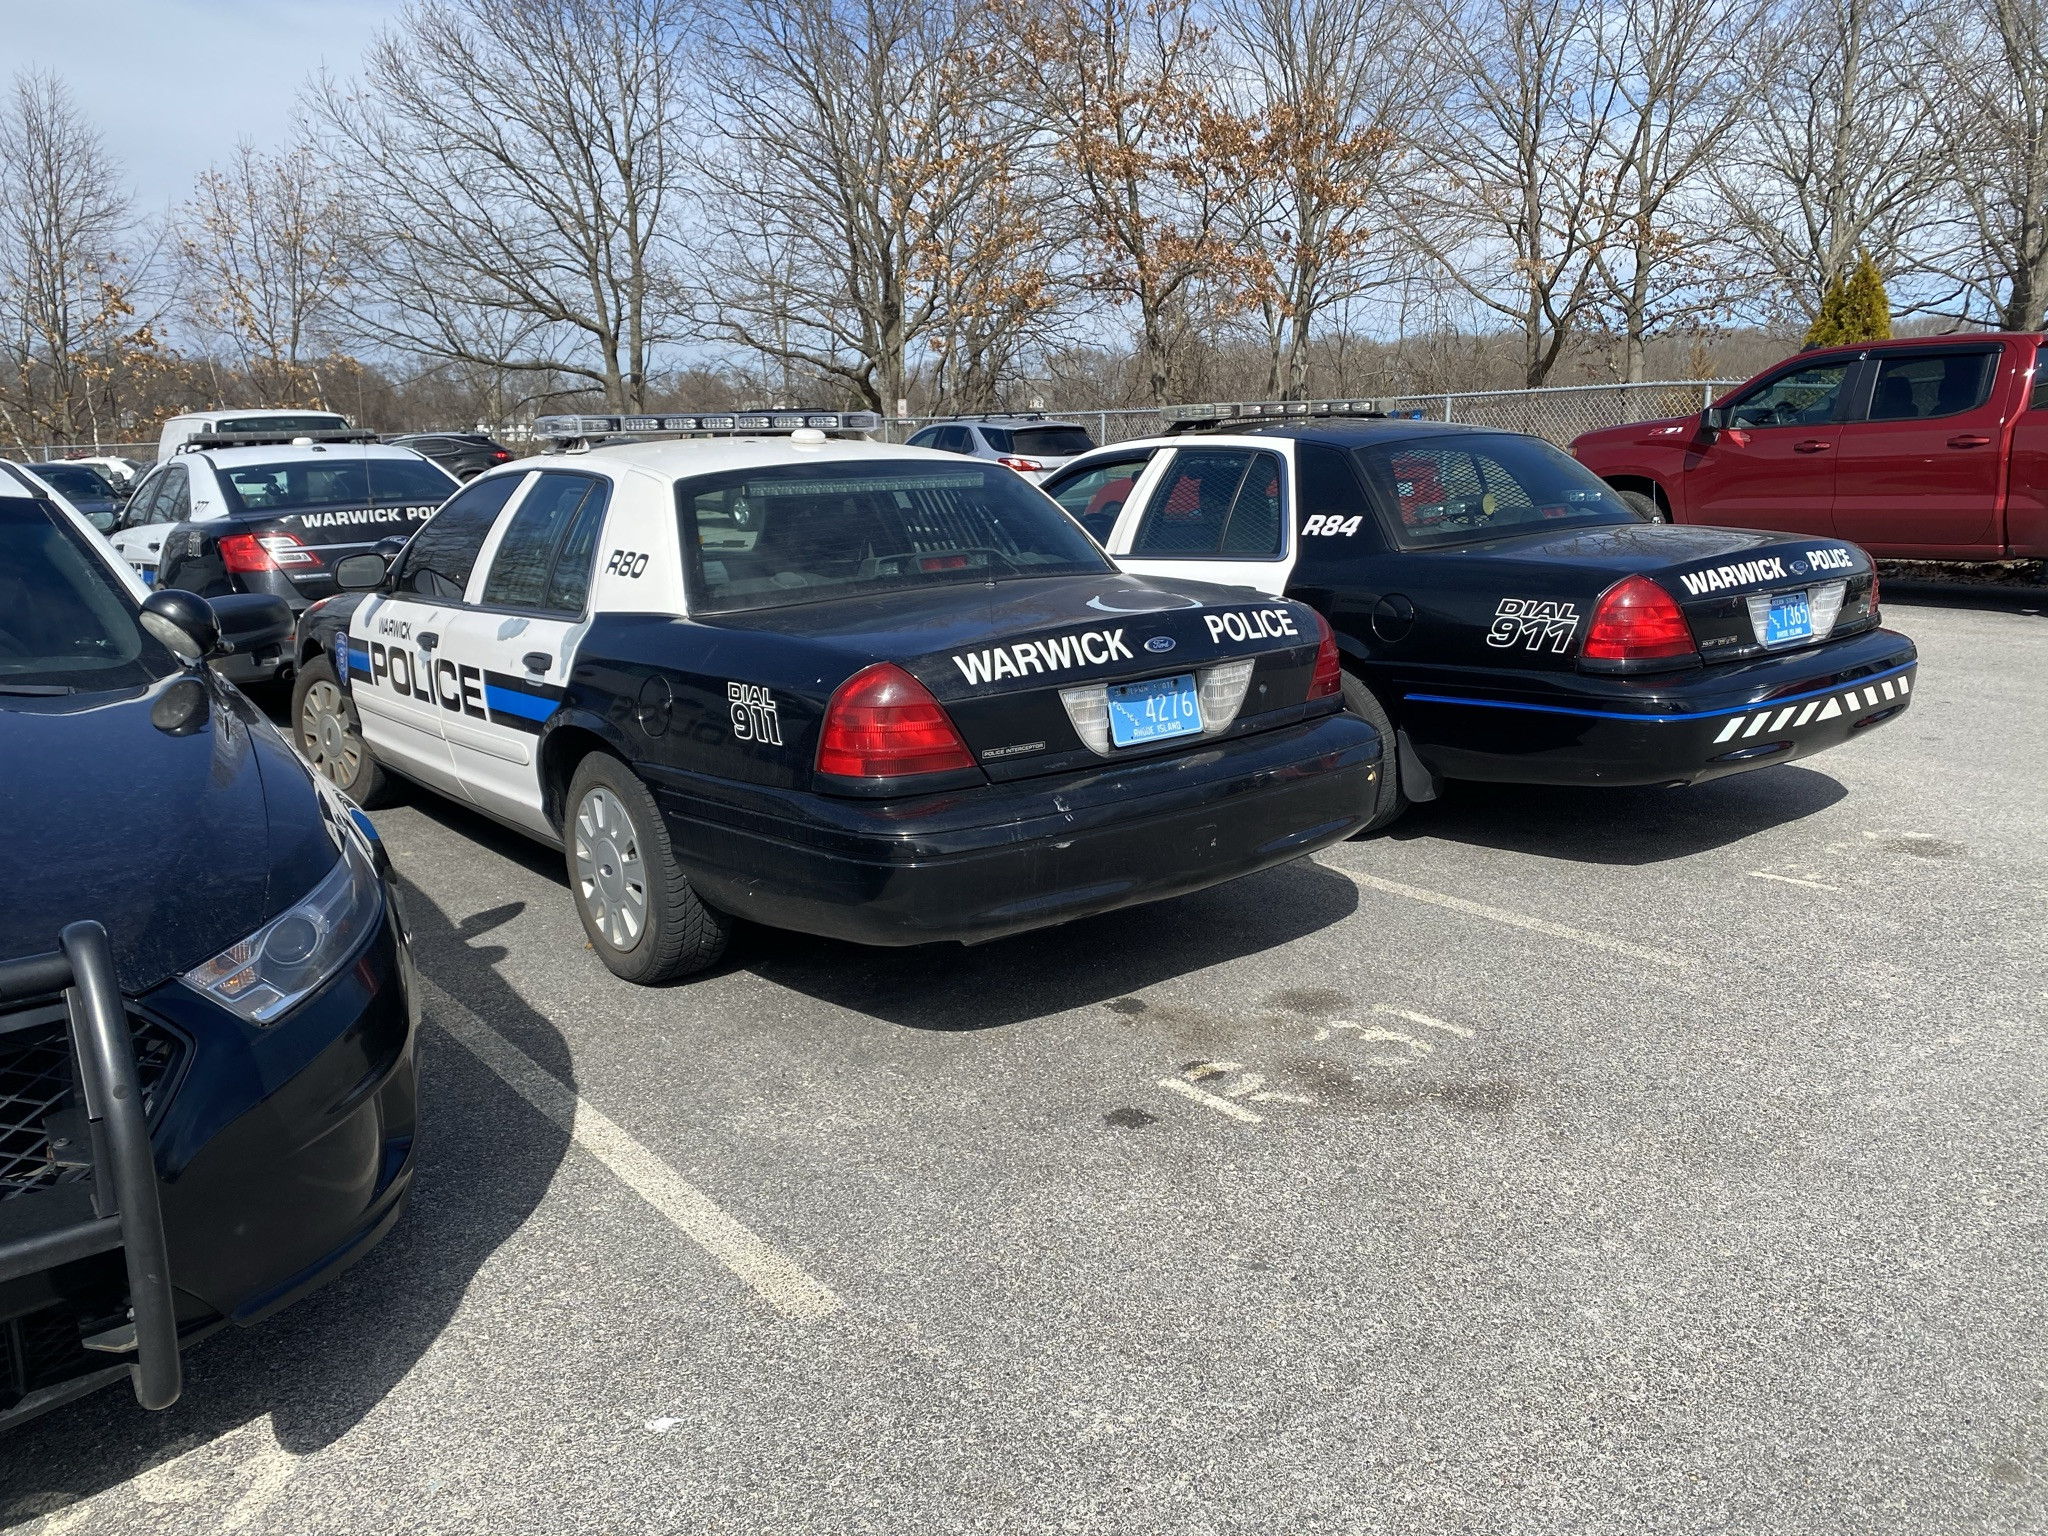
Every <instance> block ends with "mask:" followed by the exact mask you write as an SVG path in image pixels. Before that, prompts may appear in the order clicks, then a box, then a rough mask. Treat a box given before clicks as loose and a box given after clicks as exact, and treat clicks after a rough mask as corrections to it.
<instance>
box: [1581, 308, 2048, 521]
mask: <svg viewBox="0 0 2048 1536" xmlns="http://www.w3.org/2000/svg"><path fill="white" fill-rule="evenodd" d="M2044 339H2048V338H2044V337H2043V336H2041V335H2037V334H2022V333H2001V334H1997V335H1981V336H1926V337H1916V338H1914V339H1913V340H1911V341H1883V342H1870V343H1866V344H1864V345H1862V346H1856V347H1830V348H1825V349H1820V350H1816V351H1812V352H1802V353H1800V354H1799V355H1798V356H1797V357H1794V358H1790V359H1788V360H1786V361H1785V362H1782V363H1780V364H1778V366H1777V367H1775V368H1772V369H1770V370H1769V371H1768V372H1766V373H1762V374H1759V375H1758V376H1757V377H1756V378H1754V379H1751V380H1750V381H1749V382H1748V383H1747V384H1745V385H1743V386H1742V387H1741V388H1740V389H1738V390H1736V391H1734V392H1733V393H1732V394H1729V395H1727V396H1724V397H1723V398H1722V399H1720V400H1718V401H1716V402H1715V403H1714V404H1713V405H1712V406H1710V407H1709V408H1708V409H1706V410H1705V411H1702V412H1701V413H1700V414H1699V415H1697V416H1685V417H1680V418H1678V419H1676V420H1670V421H1640V422H1635V423H1633V424H1631V425H1629V426H1625V427H1609V428H1607V429H1606V430H1604V431H1599V432H1588V433H1587V434H1586V435H1585V436H1583V437H1581V438H1579V439H1578V440H1577V441H1575V442H1574V443H1573V444H1572V452H1573V453H1574V454H1576V455H1577V456H1578V458H1579V460H1580V462H1581V463H1583V464H1584V465H1585V466H1586V467H1587V468H1588V469H1590V470H1592V471H1593V472H1594V473H1595V474H1597V475H1599V476H1600V478H1601V479H1603V480H1605V481H1606V482H1607V483H1608V484H1609V485H1611V486H1613V487H1614V488H1615V489H1616V490H1617V491H1620V492H1621V493H1622V494H1623V496H1624V497H1625V498H1626V499H1627V500H1628V501H1630V502H1631V503H1632V504H1633V505H1634V506H1635V507H1636V509H1637V510H1638V511H1639V512H1642V513H1643V514H1644V515H1646V516H1654V517H1656V518H1657V519H1658V520H1659V521H1666V522H1674V523H1709V524H1714V525H1717V526H1720V527H1729V528H1767V529H1772V530H1782V531H1784V532H1790V533H1815V534H1831V535H1833V536H1834V537H1836V538H1840V539H1851V540H1854V541H1855V542H1856V543H1858V544H1861V545H1862V546H1863V547H1864V548H1865V549H1867V550H1869V551H1870V552H1871V553H1872V554H1874V555H1879V556H1884V557H1888V558H1891V559H1906V560H1912V559H1918V560H2037V559H2042V558H2044V557H2048V367H2043V368H2042V370H2041V371H2040V373H2039V375H2038V376H2037V373H2036V368H2035V364H2036V359H2037V357H2038V356H2039V354H2040V353H2041V350H2042V344H2043V341H2044Z"/></svg>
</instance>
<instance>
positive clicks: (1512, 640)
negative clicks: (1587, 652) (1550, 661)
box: [1486, 597, 1579, 652]
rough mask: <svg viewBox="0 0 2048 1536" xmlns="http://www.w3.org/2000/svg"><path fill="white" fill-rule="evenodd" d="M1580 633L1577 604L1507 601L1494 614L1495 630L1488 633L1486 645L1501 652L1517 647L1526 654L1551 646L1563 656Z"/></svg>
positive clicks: (1515, 598) (1533, 599) (1503, 599)
mask: <svg viewBox="0 0 2048 1536" xmlns="http://www.w3.org/2000/svg"><path fill="white" fill-rule="evenodd" d="M1578 629H1579V608H1578V604H1576V603H1559V602H1552V601H1550V600H1549V599H1547V598H1543V599H1538V598H1533V597H1504V598H1502V599H1501V600H1500V606H1499V607H1498V608H1496V609H1494V611H1493V627H1492V628H1490V629H1488V630H1487V632H1486V643H1487V644H1488V645H1490V646H1492V647H1493V648H1494V649H1495V650H1499V651H1505V650H1508V649H1510V648H1512V647H1514V646H1516V645H1519V646H1521V647H1522V648H1523V649H1524V650H1529V651H1540V650H1542V649H1543V648H1544V646H1545V645H1548V646H1549V647H1550V649H1551V650H1553V651H1559V652H1562V651H1564V650H1565V649H1566V648H1567V647H1568V646H1570V644H1571V643H1572V636H1573V635H1575V634H1577V633H1578Z"/></svg>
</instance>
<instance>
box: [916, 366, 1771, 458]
mask: <svg viewBox="0 0 2048 1536" xmlns="http://www.w3.org/2000/svg"><path fill="white" fill-rule="evenodd" d="M1741 382H1742V381H1741V380H1740V379H1663V380H1657V381H1655V382H1652V383H1645V384H1566V385H1558V386H1556V387H1553V388H1548V389H1493V390H1478V391H1461V392H1454V393H1450V394H1441V395H1386V396H1380V397H1376V398H1374V399H1371V400H1369V401H1367V400H1364V399H1363V398H1362V397H1359V398H1360V403H1362V404H1367V405H1369V406H1370V407H1371V408H1372V409H1374V410H1379V411H1385V412H1386V413H1387V414H1388V415H1389V416H1414V417H1418V418H1420V419H1422V420H1424V421H1454V422H1464V423H1468V424H1470V425H1472V426H1483V427H1500V428H1502V429H1504V430H1506V431H1510V432H1528V433H1531V434H1533V435H1535V436H1537V437H1543V438H1548V439H1549V440H1550V441H1551V442H1553V443H1556V444H1558V445H1559V446H1560V447H1562V446H1564V445H1565V444H1567V443H1569V442H1570V441H1571V440H1572V439H1573V438H1575V437H1577V436H1578V435H1579V434H1580V433H1581V432H1592V431H1595V430H1597V429H1598V428H1601V427H1619V426H1622V425H1625V424H1626V423H1628V422H1631V421H1653V420H1655V419H1656V418H1658V417H1660V416H1689V415H1692V414H1693V413H1694V412H1697V411H1700V410H1703V409H1704V408H1705V407H1707V406H1708V405H1710V404H1712V403H1713V401H1714V398H1715V397H1716V396H1717V395H1719V394H1720V393H1721V392H1722V391H1724V390H1726V389H1728V388H1730V387H1732V386H1733V385H1736V384H1739V383H1741ZM1031 414H1033V415H1040V416H1044V417H1046V418H1047V419H1048V420H1057V421H1077V422H1079V423H1081V425H1082V426H1084V427H1086V428H1087V429H1088V431H1089V435H1090V436H1092V437H1093V438H1094V439H1095V441H1096V442H1097V443H1098V444H1107V443H1122V442H1128V441H1129V440H1130V439H1132V438H1134V437H1156V436H1157V435H1158V434H1159V433H1161V432H1163V431H1165V430H1166V425H1167V421H1166V417H1165V416H1164V415H1163V414H1162V413H1161V412H1159V411H1156V410H1152V409H1150V408H1144V409H1136V410H1103V411H1054V410H1045V411H1035V412H1032V413H1031ZM955 419H957V418H954V417H951V416H899V417H892V418H890V420H889V422H888V423H887V426H886V429H885V431H886V435H887V436H888V438H889V440H890V441H891V442H902V441H903V440H904V439H905V438H907V437H909V436H910V435H911V434H912V433H914V432H916V431H918V430H919V429H920V428H922V427H926V426H930V425H931V424H932V423H933V422H939V421H952V420H955Z"/></svg>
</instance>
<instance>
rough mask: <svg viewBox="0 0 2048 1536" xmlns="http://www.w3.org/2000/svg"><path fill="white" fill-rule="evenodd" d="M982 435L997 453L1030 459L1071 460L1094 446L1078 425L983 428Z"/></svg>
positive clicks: (1093, 442)
mask: <svg viewBox="0 0 2048 1536" xmlns="http://www.w3.org/2000/svg"><path fill="white" fill-rule="evenodd" d="M981 435H982V436H983V437H985V438H987V439H988V445H989V447H991V448H993V449H995V451H996V452H997V453H1015V454H1021V455H1023V456H1024V457H1025V458H1029V459H1071V458H1072V457H1073V456H1074V455H1075V454H1077V453H1086V452H1087V451H1088V450H1089V449H1090V448H1093V447H1094V446H1095V441H1094V439H1093V438H1091V437H1089V435H1088V434H1087V433H1086V432H1084V431H1082V430H1081V429H1080V428H1079V427H983V428H982V429H981Z"/></svg>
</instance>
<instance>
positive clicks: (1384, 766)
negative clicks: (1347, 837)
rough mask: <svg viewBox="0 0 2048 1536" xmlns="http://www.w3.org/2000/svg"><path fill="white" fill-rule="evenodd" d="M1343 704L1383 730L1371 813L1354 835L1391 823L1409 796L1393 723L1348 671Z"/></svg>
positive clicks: (1362, 834) (1396, 818)
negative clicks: (1402, 787) (1402, 778)
mask: <svg viewBox="0 0 2048 1536" xmlns="http://www.w3.org/2000/svg"><path fill="white" fill-rule="evenodd" d="M1344 707H1345V708H1346V709H1348V710H1350V711H1351V713H1352V714H1354V715H1356V716H1358V718H1359V719H1361V720H1363V721H1365V722H1366V724H1368V725H1370V726H1371V727H1372V728H1373V729H1374V730H1376V731H1378V732H1379V733H1380V774H1379V782H1378V783H1377V784H1376V785H1375V786H1374V796H1373V807H1372V815H1371V816H1369V817H1368V818H1366V823H1365V825H1364V826H1362V827H1360V828H1359V829H1358V831H1357V832H1356V833H1354V834H1353V835H1354V836H1357V837H1363V836H1365V834H1366V833H1368V832H1377V831H1379V830H1380V828H1382V827H1385V826H1390V825H1392V824H1393V823H1394V822H1395V821H1397V820H1399V819H1400V816H1401V813H1402V812H1403V811H1405V810H1407V809H1408V797H1407V796H1406V795H1404V794H1402V793H1401V754H1400V750H1399V748H1398V746H1397V745H1396V742H1395V738H1394V723H1393V721H1391V720H1389V719H1388V718H1387V712H1386V710H1385V708H1384V707H1382V705H1381V704H1380V701H1379V697H1378V696H1377V695H1376V694H1374V692H1373V691H1372V690H1371V689H1370V688H1368V687H1366V686H1365V684H1364V683H1363V682H1361V681H1360V680H1359V679H1358V678H1356V677H1353V676H1352V675H1351V674H1350V673H1349V672H1346V673H1345V674H1344Z"/></svg>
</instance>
